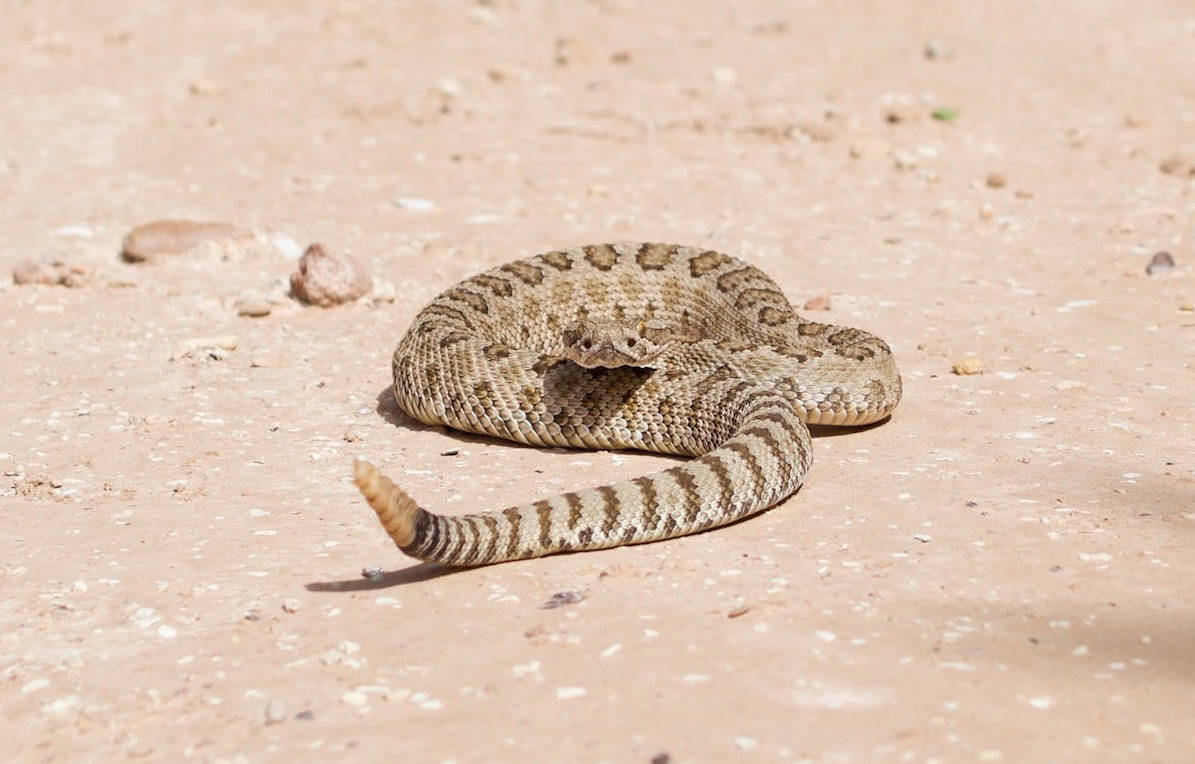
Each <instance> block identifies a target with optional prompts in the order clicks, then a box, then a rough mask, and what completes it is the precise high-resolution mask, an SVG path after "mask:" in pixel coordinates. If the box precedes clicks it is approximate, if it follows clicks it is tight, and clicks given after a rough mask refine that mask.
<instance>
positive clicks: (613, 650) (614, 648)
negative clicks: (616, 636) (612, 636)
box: [601, 642, 622, 658]
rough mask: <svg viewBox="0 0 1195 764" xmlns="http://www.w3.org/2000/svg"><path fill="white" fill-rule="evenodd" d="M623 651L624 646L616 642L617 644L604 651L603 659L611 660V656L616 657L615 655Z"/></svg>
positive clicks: (602, 653)
mask: <svg viewBox="0 0 1195 764" xmlns="http://www.w3.org/2000/svg"><path fill="white" fill-rule="evenodd" d="M621 649H622V645H620V644H618V643H617V642H616V643H614V644H612V645H610V646H609V647H607V648H606V649H605V650H602V652H601V656H602V657H603V658H609V657H610V656H611V655H614V653H616V652H618V651H619V650H621Z"/></svg>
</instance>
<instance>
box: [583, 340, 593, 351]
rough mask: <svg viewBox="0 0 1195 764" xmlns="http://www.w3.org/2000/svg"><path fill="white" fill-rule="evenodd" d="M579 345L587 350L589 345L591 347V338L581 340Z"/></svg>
mask: <svg viewBox="0 0 1195 764" xmlns="http://www.w3.org/2000/svg"><path fill="white" fill-rule="evenodd" d="M581 347H583V348H585V349H586V350H589V349H590V348H591V347H593V342H592V341H591V340H582V341H581Z"/></svg>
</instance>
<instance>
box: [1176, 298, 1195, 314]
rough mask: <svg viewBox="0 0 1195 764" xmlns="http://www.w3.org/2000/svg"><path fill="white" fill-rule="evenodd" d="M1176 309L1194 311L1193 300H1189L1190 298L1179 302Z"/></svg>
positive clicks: (1194, 303)
mask: <svg viewBox="0 0 1195 764" xmlns="http://www.w3.org/2000/svg"><path fill="white" fill-rule="evenodd" d="M1178 309H1179V310H1181V311H1182V312H1184V313H1190V312H1192V311H1195V302H1191V301H1190V300H1185V301H1183V302H1180V303H1179V304H1178Z"/></svg>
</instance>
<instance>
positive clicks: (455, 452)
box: [440, 448, 461, 456]
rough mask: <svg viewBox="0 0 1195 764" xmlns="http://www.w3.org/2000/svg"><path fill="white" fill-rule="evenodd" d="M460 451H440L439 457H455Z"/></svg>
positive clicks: (457, 449)
mask: <svg viewBox="0 0 1195 764" xmlns="http://www.w3.org/2000/svg"><path fill="white" fill-rule="evenodd" d="M460 452H461V450H460V449H459V448H450V449H448V450H447V451H441V452H440V456H456V455H457V454H459V453H460Z"/></svg>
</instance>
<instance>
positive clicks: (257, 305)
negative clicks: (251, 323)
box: [237, 297, 274, 318]
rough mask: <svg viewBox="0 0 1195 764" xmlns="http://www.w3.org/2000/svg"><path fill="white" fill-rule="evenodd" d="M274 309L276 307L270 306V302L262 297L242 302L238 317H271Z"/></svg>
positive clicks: (238, 308) (238, 307) (238, 309)
mask: <svg viewBox="0 0 1195 764" xmlns="http://www.w3.org/2000/svg"><path fill="white" fill-rule="evenodd" d="M273 309H274V306H273V305H270V301H269V300H265V299H262V298H260V297H251V298H249V299H247V300H241V302H240V304H239V305H237V315H238V316H248V317H250V318H260V317H261V316H268V315H270V311H271V310H273Z"/></svg>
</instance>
